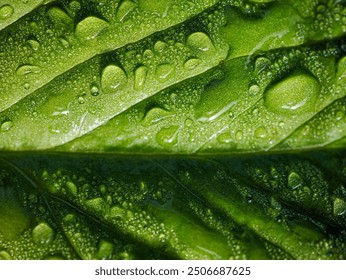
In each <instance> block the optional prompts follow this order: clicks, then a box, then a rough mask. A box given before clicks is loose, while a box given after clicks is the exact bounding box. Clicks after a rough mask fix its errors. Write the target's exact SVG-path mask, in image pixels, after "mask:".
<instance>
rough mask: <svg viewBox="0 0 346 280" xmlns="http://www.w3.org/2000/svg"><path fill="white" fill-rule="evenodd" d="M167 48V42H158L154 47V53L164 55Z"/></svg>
mask: <svg viewBox="0 0 346 280" xmlns="http://www.w3.org/2000/svg"><path fill="white" fill-rule="evenodd" d="M167 47H168V45H167V44H166V43H165V42H162V41H157V42H156V43H155V45H154V51H155V52H156V53H162V52H163V51H164V50H165V49H166V48H167Z"/></svg>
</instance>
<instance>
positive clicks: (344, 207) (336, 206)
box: [333, 197, 346, 216]
mask: <svg viewBox="0 0 346 280" xmlns="http://www.w3.org/2000/svg"><path fill="white" fill-rule="evenodd" d="M333 212H334V215H335V216H342V215H345V214H346V202H345V201H344V200H343V199H341V198H338V197H337V198H335V199H334V202H333Z"/></svg>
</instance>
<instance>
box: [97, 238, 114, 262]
mask: <svg viewBox="0 0 346 280" xmlns="http://www.w3.org/2000/svg"><path fill="white" fill-rule="evenodd" d="M113 249H114V248H113V244H112V243H110V242H108V241H105V240H101V242H100V244H99V250H98V253H97V256H98V258H99V259H101V260H107V259H111V257H112V254H113Z"/></svg>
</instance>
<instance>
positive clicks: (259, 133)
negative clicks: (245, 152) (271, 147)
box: [255, 126, 268, 139]
mask: <svg viewBox="0 0 346 280" xmlns="http://www.w3.org/2000/svg"><path fill="white" fill-rule="evenodd" d="M267 136H268V131H267V129H266V128H265V127H264V126H260V127H258V128H256V130H255V137H256V138H257V139H264V138H267Z"/></svg>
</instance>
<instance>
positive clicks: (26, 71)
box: [16, 65, 41, 76]
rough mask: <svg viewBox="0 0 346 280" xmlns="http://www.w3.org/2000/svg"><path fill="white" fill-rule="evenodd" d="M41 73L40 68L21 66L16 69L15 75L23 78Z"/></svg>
mask: <svg viewBox="0 0 346 280" xmlns="http://www.w3.org/2000/svg"><path fill="white" fill-rule="evenodd" d="M40 72H41V68H40V67H39V66H35V65H22V66H20V67H18V69H17V71H16V73H17V74H18V75H21V76H24V75H28V74H38V73H40Z"/></svg>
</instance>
